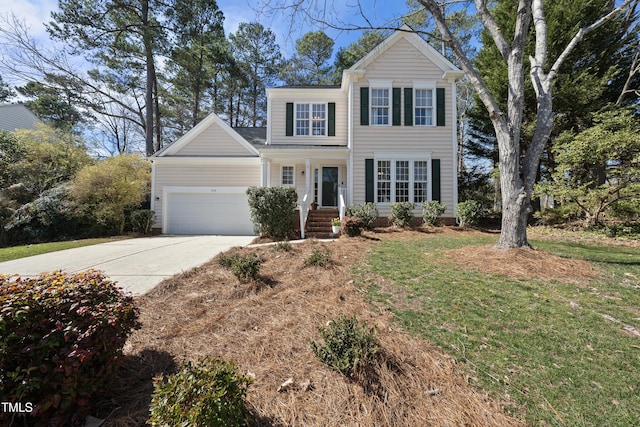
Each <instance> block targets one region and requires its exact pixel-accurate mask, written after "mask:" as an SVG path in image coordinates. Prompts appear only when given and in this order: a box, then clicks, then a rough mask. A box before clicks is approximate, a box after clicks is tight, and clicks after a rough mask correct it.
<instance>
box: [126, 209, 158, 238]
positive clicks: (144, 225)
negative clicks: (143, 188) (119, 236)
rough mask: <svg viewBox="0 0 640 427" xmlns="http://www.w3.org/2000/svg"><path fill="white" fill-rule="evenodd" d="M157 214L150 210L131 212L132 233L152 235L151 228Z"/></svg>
mask: <svg viewBox="0 0 640 427" xmlns="http://www.w3.org/2000/svg"><path fill="white" fill-rule="evenodd" d="M155 216H156V213H155V212H154V211H152V210H150V209H138V210H137V211H133V212H131V231H133V232H134V233H144V234H149V233H151V226H153V220H154V218H155Z"/></svg>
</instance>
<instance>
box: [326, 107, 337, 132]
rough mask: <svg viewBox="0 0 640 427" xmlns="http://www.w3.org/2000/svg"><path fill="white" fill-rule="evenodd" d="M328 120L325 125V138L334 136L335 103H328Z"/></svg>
mask: <svg viewBox="0 0 640 427" xmlns="http://www.w3.org/2000/svg"><path fill="white" fill-rule="evenodd" d="M327 108H328V110H329V111H328V114H329V120H328V123H327V127H328V129H327V136H336V103H335V102H330V103H329V105H328V107H327Z"/></svg>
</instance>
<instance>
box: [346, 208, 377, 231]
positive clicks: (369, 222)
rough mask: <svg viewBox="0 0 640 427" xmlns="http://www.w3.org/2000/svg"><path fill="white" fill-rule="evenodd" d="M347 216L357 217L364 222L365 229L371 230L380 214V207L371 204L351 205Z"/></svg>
mask: <svg viewBox="0 0 640 427" xmlns="http://www.w3.org/2000/svg"><path fill="white" fill-rule="evenodd" d="M346 214H347V216H356V217H358V218H360V220H362V224H363V227H364V228H366V229H367V230H371V228H372V227H373V223H374V222H375V220H376V219H378V216H380V214H379V213H378V207H377V206H376V205H375V204H373V203H371V202H368V203H365V204H364V205H351V206H349V207H348V208H347V212H346Z"/></svg>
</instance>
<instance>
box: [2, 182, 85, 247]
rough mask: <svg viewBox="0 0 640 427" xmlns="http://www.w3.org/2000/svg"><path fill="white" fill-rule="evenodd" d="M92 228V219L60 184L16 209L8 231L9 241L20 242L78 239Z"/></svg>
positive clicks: (5, 228) (65, 187) (7, 238)
mask: <svg viewBox="0 0 640 427" xmlns="http://www.w3.org/2000/svg"><path fill="white" fill-rule="evenodd" d="M90 227H91V225H90V219H89V217H88V216H86V215H83V213H82V212H81V210H80V209H78V207H77V204H76V203H75V202H73V201H72V200H71V198H70V195H69V188H68V186H67V185H60V186H58V187H55V188H52V189H50V190H47V191H45V192H43V193H42V194H41V195H40V197H38V198H37V199H35V200H34V201H32V202H29V203H26V204H24V205H22V206H21V207H19V208H18V209H16V210H15V212H13V215H12V216H11V219H10V220H9V221H8V222H7V223H6V224H5V226H4V230H5V232H6V237H5V238H6V240H7V241H9V242H12V243H17V242H38V241H49V240H56V239H60V238H63V237H71V236H78V235H79V233H81V232H86V231H88V228H90ZM94 231H97V230H94Z"/></svg>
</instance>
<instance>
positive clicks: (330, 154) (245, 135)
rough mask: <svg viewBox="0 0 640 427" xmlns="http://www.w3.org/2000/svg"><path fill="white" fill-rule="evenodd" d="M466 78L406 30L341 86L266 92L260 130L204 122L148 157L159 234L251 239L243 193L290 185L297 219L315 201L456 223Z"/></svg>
mask: <svg viewBox="0 0 640 427" xmlns="http://www.w3.org/2000/svg"><path fill="white" fill-rule="evenodd" d="M462 75H463V73H462V72H461V71H460V70H459V69H458V68H456V67H455V66H454V65H453V64H452V63H451V62H449V61H448V60H447V59H445V58H444V57H443V56H442V55H441V54H440V53H438V52H437V51H436V50H435V49H433V48H432V47H431V46H430V45H429V44H428V43H427V42H425V41H424V40H423V39H422V38H421V37H419V36H418V35H416V34H414V33H412V32H410V31H409V29H408V28H403V29H401V30H399V31H396V32H395V33H393V34H392V35H391V36H390V37H388V38H387V39H386V40H385V41H384V42H383V43H381V44H380V45H379V46H378V47H376V48H375V49H374V50H373V51H372V52H370V53H369V54H368V55H367V56H365V57H364V58H363V59H361V60H360V61H359V62H358V63H356V64H355V65H354V66H353V67H351V68H350V69H348V70H346V71H344V73H343V78H342V84H341V85H340V86H335V87H334V86H331V87H327V86H319V87H278V88H272V89H268V90H267V99H268V104H267V105H268V106H267V109H268V110H267V127H266V129H265V128H231V127H229V126H228V125H227V124H225V123H224V122H223V121H222V120H221V119H220V118H219V117H218V116H216V115H215V114H211V115H210V116H208V117H207V118H206V119H205V120H203V121H202V122H201V123H199V124H198V125H197V126H196V127H194V128H193V129H192V130H191V131H189V132H188V133H187V134H185V135H184V136H183V137H182V138H180V139H179V140H178V141H176V142H175V143H173V144H171V145H170V146H168V147H167V148H165V149H164V150H162V151H160V152H158V153H156V154H154V155H153V156H152V157H151V160H152V162H153V172H152V173H153V178H152V206H151V209H153V210H154V211H155V212H156V224H155V227H156V228H160V229H161V231H162V232H163V233H171V234H252V233H253V225H252V224H251V221H250V216H249V208H248V203H247V196H246V194H245V192H246V189H247V188H248V187H249V186H292V187H294V188H295V189H296V191H297V193H298V200H299V202H300V206H301V210H302V211H304V212H306V210H307V209H308V206H309V204H310V203H311V202H312V201H315V202H316V203H317V204H318V206H319V208H320V209H322V208H340V207H344V206H345V205H351V204H362V203H366V202H373V203H375V204H376V205H377V206H378V209H379V211H380V214H381V216H386V215H388V214H389V205H390V204H391V203H393V202H400V201H410V202H416V203H417V204H420V203H421V202H423V201H425V200H440V201H442V202H443V203H445V204H446V205H447V211H446V212H445V214H444V216H445V217H453V216H454V211H453V208H454V206H455V205H456V203H457V169H456V167H457V166H456V165H457V159H456V156H457V138H456V84H455V83H456V81H457V80H458V79H459V78H461V77H462ZM416 214H417V215H420V211H419V210H416ZM303 218H304V217H303Z"/></svg>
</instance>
